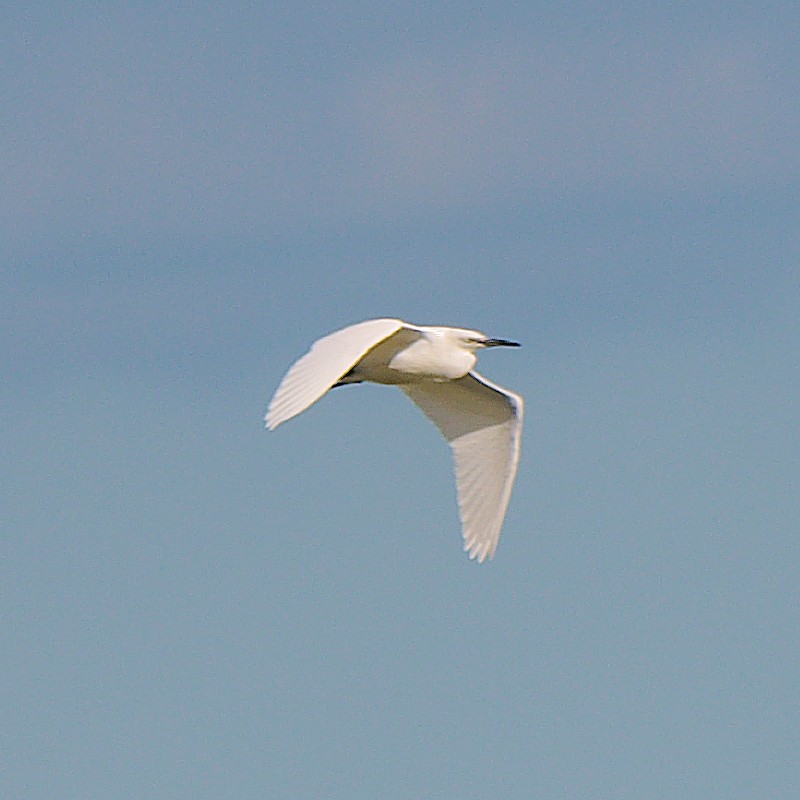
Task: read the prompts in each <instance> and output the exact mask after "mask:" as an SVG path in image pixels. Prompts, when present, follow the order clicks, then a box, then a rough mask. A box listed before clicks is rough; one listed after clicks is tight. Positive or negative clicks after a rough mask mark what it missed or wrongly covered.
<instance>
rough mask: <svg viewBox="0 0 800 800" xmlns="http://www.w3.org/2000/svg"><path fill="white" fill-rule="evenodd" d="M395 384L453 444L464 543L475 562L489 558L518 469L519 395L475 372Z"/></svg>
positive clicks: (495, 545)
mask: <svg viewBox="0 0 800 800" xmlns="http://www.w3.org/2000/svg"><path fill="white" fill-rule="evenodd" d="M400 388H402V390H403V391H404V392H405V393H406V394H407V395H408V396H409V397H410V398H411V399H412V400H413V401H414V402H415V403H416V404H417V406H419V408H420V409H421V410H422V412H423V413H424V414H425V415H426V416H427V417H428V418H429V419H430V420H431V421H432V422H433V423H434V424H435V425H436V427H437V428H439V430H440V431H441V432H442V434H443V435H444V437H445V439H447V441H448V442H449V443H450V446H451V447H452V449H453V456H454V458H455V471H456V487H457V490H458V508H459V512H460V515H461V527H462V533H463V536H464V549H465V550H466V551H467V552H468V553H469V557H470V558H477V559H478V561H479V562H482V561H483V560H484V559H485V558H487V556H488V557H489V558H491V557H492V556H493V555H494V551H495V549H496V548H497V542H498V539H499V538H500V530H501V529H502V527H503V519H504V518H505V515H506V509H507V508H508V501H509V499H510V498H511V489H512V487H513V486H514V479H515V478H516V475H517V465H518V463H519V454H520V439H521V435H522V417H523V410H524V403H523V400H522V398H521V397H520V396H519V395H518V394H514V392H510V391H508V390H507V389H503V388H502V387H500V386H497V385H496V384H494V383H492V382H491V381H488V380H486V378H484V377H482V376H481V375H478V373H477V372H470V373H469V374H468V375H465V376H464V377H463V378H460V379H459V380H457V381H448V382H443V383H427V382H426V383H416V384H408V385H405V386H401V387H400Z"/></svg>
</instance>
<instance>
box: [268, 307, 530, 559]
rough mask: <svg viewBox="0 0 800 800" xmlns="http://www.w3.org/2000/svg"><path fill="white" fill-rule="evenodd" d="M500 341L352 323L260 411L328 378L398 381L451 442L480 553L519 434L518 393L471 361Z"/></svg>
mask: <svg viewBox="0 0 800 800" xmlns="http://www.w3.org/2000/svg"><path fill="white" fill-rule="evenodd" d="M499 346H506V347H519V344H518V343H517V342H510V341H508V340H507V339H492V338H489V337H488V336H486V334H483V333H481V332H480V331H471V330H467V329H464V328H445V327H422V326H418V325H410V324H409V323H407V322H403V321H402V320H399V319H371V320H367V321H366V322H359V323H358V324H357V325H351V326H350V327H348V328H343V329H342V330H340V331H336V332H335V333H331V334H329V335H328V336H324V337H323V338H322V339H319V340H318V341H316V342H314V344H313V346H312V347H311V350H309V352H308V353H306V354H305V355H304V356H303V357H302V358H300V359H299V360H298V361H296V362H295V363H294V364H293V365H292V367H291V368H290V369H289V371H288V372H287V373H286V375H285V377H284V378H283V380H282V381H281V383H280V385H279V386H278V389H277V390H276V392H275V394H274V396H273V398H272V400H271V401H270V404H269V409H268V410H267V414H266V417H265V418H264V419H265V421H266V424H267V428H269V429H270V430H273V429H274V428H277V427H278V425H280V424H281V423H282V422H286V420H288V419H291V418H292V417H294V416H296V415H297V414H299V413H300V412H301V411H305V409H307V408H308V407H309V406H310V405H312V404H313V403H315V402H316V401H317V400H319V399H320V397H322V395H324V394H325V393H326V392H327V391H328V390H329V389H332V388H333V387H335V386H344V385H346V384H349V383H362V382H363V381H371V382H372V383H383V384H389V385H393V386H399V387H400V388H401V389H402V390H403V391H404V392H405V393H406V394H407V395H408V396H409V397H410V398H411V400H413V401H414V402H415V403H416V404H417V406H419V408H420V410H421V411H422V412H423V413H424V414H425V415H426V416H427V417H428V418H429V419H430V420H431V421H432V422H433V424H434V425H436V427H437V428H438V429H439V430H440V431H441V432H442V434H443V436H444V438H445V439H447V441H448V442H449V443H450V446H451V447H452V449H453V456H454V458H455V472H456V485H457V490H458V507H459V512H460V516H461V527H462V534H463V536H464V550H466V551H467V552H468V553H469V557H470V558H477V560H478V562H482V561H483V560H484V559H485V558H487V557H489V558H491V557H492V556H493V555H494V551H495V549H496V548H497V541H498V539H499V538H500V529H501V527H502V525H503V519H504V517H505V514H506V508H507V507H508V501H509V498H510V497H511V488H512V486H513V485H514V478H515V477H516V474H517V464H518V462H519V452H520V438H521V434H522V415H523V407H524V404H523V401H522V397H520V396H519V395H518V394H515V393H514V392H510V391H509V390H508V389H503V388H502V387H501V386H497V384H494V383H492V382H491V381H488V380H486V378H484V377H482V376H481V375H479V374H478V373H477V372H474V371H473V370H472V367H473V366H474V365H475V362H476V361H477V356H476V354H475V353H476V351H477V350H481V349H483V348H484V347H499Z"/></svg>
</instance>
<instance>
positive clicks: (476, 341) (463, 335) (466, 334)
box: [453, 328, 520, 352]
mask: <svg viewBox="0 0 800 800" xmlns="http://www.w3.org/2000/svg"><path fill="white" fill-rule="evenodd" d="M453 332H454V334H455V336H456V338H457V339H458V341H459V343H460V344H461V346H462V347H464V348H466V349H468V350H472V351H473V352H474V351H475V350H482V349H483V348H484V347H519V346H520V344H519V342H512V341H511V340H510V339H496V338H494V337H492V336H487V335H486V334H485V333H481V331H470V330H467V329H465V328H454V329H453Z"/></svg>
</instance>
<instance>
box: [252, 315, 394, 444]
mask: <svg viewBox="0 0 800 800" xmlns="http://www.w3.org/2000/svg"><path fill="white" fill-rule="evenodd" d="M403 326H404V323H403V322H402V321H401V320H399V319H370V320H367V321H366V322H359V323H358V324H357V325H350V326H349V327H348V328H343V329H342V330H340V331H336V332H335V333H331V334H329V335H328V336H324V337H323V338H322V339H319V340H317V341H316V342H314V344H313V345H312V346H311V350H309V351H308V353H306V354H305V355H304V356H303V357H302V358H300V359H298V360H297V361H295V363H294V364H293V365H292V366H291V368H290V369H289V371H288V372H287V373H286V375H285V376H284V378H283V380H282V381H281V383H280V385H279V386H278V388H277V390H276V392H275V394H274V395H273V397H272V400H271V401H270V404H269V408H268V409H267V414H266V416H265V417H264V420H265V422H266V423H267V427H268V428H269V429H270V430H272V429H273V428H277V427H278V425H280V424H281V423H282V422H286V420H287V419H291V418H292V417H294V416H297V414H299V413H300V412H301V411H305V410H306V409H307V408H308V407H309V406H310V405H311V404H312V403H315V402H316V401H317V400H319V398H320V397H322V395H324V394H325V392H327V391H328V389H330V388H331V386H333V385H334V384H335V383H336V382H337V381H338V380H339V379H340V378H342V377H344V376H345V375H346V374H347V373H348V372H349V371H350V370H351V369H352V368H353V367H354V366H355V365H356V364H357V363H358V362H359V361H360V360H361V359H362V358H363V357H364V356H365V355H366V354H367V353H368V352H369V351H370V350H372V348H373V347H375V346H376V345H378V344H380V343H381V342H382V341H383V340H384V339H387V338H388V337H389V336H391V335H392V334H394V333H397V331H399V330H400V329H401V328H402V327H403Z"/></svg>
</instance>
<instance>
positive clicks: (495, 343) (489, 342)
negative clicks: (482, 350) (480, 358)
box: [483, 339, 520, 347]
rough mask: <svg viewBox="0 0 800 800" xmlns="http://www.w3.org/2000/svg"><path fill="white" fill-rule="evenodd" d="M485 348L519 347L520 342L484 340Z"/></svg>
mask: <svg viewBox="0 0 800 800" xmlns="http://www.w3.org/2000/svg"><path fill="white" fill-rule="evenodd" d="M483 346H484V347H519V346H520V344H519V342H512V341H509V340H508V339H484V340H483Z"/></svg>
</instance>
